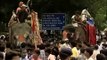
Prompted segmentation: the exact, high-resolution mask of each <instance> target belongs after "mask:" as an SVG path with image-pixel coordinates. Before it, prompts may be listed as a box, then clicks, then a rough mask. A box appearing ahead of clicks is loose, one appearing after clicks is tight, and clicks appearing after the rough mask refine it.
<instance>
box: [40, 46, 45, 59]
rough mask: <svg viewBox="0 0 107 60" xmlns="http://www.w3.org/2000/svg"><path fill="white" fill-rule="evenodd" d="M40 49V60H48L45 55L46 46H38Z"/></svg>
mask: <svg viewBox="0 0 107 60" xmlns="http://www.w3.org/2000/svg"><path fill="white" fill-rule="evenodd" d="M38 47H39V49H40V58H41V59H42V60H46V55H45V45H44V44H41V45H39V46H38Z"/></svg>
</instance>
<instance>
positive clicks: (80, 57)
mask: <svg viewBox="0 0 107 60" xmlns="http://www.w3.org/2000/svg"><path fill="white" fill-rule="evenodd" d="M84 52H85V49H84V48H82V49H80V54H79V56H78V57H77V60H86V56H85V55H84Z"/></svg>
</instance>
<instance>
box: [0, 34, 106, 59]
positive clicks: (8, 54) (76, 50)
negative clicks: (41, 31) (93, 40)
mask: <svg viewBox="0 0 107 60" xmlns="http://www.w3.org/2000/svg"><path fill="white" fill-rule="evenodd" d="M44 36H46V35H44ZM49 38H50V39H47V41H45V40H44V43H42V44H40V45H37V47H35V45H33V44H31V43H26V42H24V43H22V44H21V46H15V45H12V44H11V43H9V42H7V41H6V40H5V39H4V38H3V37H1V40H0V60H107V41H106V39H104V38H103V39H102V40H98V41H97V44H96V45H93V46H91V45H90V44H88V43H86V42H83V43H79V42H76V41H63V40H61V39H60V38H58V39H59V40H56V41H53V39H51V38H52V36H50V37H49ZM56 38H57V37H56ZM43 39H45V38H43Z"/></svg>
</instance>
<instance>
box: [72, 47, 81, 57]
mask: <svg viewBox="0 0 107 60" xmlns="http://www.w3.org/2000/svg"><path fill="white" fill-rule="evenodd" d="M71 51H72V56H71V57H78V55H79V53H78V50H77V48H76V47H74V48H72V50H71Z"/></svg>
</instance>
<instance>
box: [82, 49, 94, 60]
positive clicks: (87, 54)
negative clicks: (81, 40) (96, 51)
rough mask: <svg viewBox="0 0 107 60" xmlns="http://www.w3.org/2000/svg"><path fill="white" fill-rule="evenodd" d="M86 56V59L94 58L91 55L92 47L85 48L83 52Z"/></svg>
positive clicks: (91, 59)
mask: <svg viewBox="0 0 107 60" xmlns="http://www.w3.org/2000/svg"><path fill="white" fill-rule="evenodd" d="M84 54H85V56H86V60H94V59H93V58H92V57H91V56H92V54H93V49H92V48H86V49H85V52H84Z"/></svg>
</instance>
